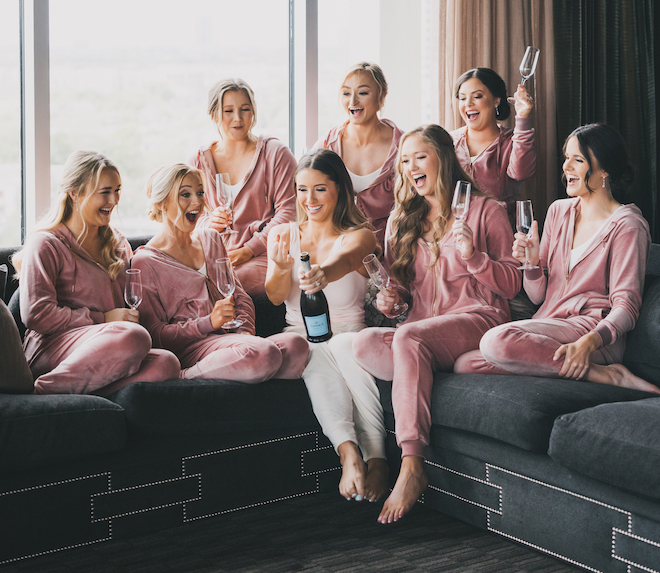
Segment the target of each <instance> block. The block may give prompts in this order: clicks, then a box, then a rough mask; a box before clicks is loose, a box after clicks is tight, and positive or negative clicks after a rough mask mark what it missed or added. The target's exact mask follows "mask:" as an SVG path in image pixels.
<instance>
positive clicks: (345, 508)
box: [0, 494, 581, 573]
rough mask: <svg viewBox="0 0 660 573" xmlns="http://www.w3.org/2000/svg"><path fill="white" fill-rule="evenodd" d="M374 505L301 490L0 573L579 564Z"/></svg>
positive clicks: (561, 571) (417, 512) (547, 572)
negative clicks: (386, 512) (387, 517)
mask: <svg viewBox="0 0 660 573" xmlns="http://www.w3.org/2000/svg"><path fill="white" fill-rule="evenodd" d="M381 505H382V504H380V503H378V504H368V503H356V502H347V501H346V500H344V499H343V498H341V497H340V496H339V495H338V494H319V495H313V496H305V497H301V498H297V499H292V500H288V501H285V502H278V503H274V504H270V505H266V506H261V507H257V508H252V509H247V510H243V511H238V512H236V513H231V514H226V515H222V516H219V517H214V518H209V519H204V520H201V521H198V522H195V523H191V524H187V525H184V526H181V527H177V528H174V529H168V530H164V531H160V532H156V533H152V534H149V535H145V536H142V537H139V538H137V539H131V540H128V541H123V540H117V541H110V542H105V543H100V544H95V545H90V546H86V547H80V548H77V549H72V550H68V551H63V552H60V553H54V554H50V555H44V556H42V557H37V558H34V559H30V560H26V561H19V562H15V563H12V564H8V565H5V566H0V573H37V572H38V573H46V572H47V573H117V572H122V573H161V572H162V573H170V572H171V573H175V572H176V573H216V572H218V573H220V572H230V571H231V572H236V571H241V572H260V571H267V572H273V573H278V572H282V573H288V572H290V571H308V572H311V571H319V572H328V573H330V572H332V573H336V572H355V573H358V572H359V573H363V572H372V571H373V572H381V571H382V572H393V573H399V572H418V571H420V572H421V571H425V572H431V571H446V572H457V573H458V572H460V573H470V572H475V573H476V572H479V573H495V572H497V573H500V572H506V573H532V572H533V573H570V572H576V571H581V569H577V568H575V567H572V566H570V565H568V564H566V563H564V562H561V561H558V560H556V559H554V558H553V557H550V556H548V555H544V554H542V553H538V552H536V551H534V550H532V549H529V548H527V547H524V546H522V545H518V544H516V543H513V542H511V541H508V540H506V539H504V538H502V537H499V536H497V535H495V534H493V533H489V532H487V531H483V530H481V529H477V528H475V527H472V526H471V525H468V524H466V523H463V522H461V521H457V520H455V519H452V518H450V517H447V516H445V515H442V514H440V513H437V512H435V511H431V510H429V509H427V508H425V507H424V506H423V505H420V504H418V505H417V506H416V507H415V508H414V509H413V510H412V511H411V512H410V513H409V514H408V515H407V516H406V517H404V519H402V520H401V521H399V522H398V523H396V524H393V525H388V526H384V525H379V524H378V523H377V522H376V517H377V516H378V512H379V510H380V507H381Z"/></svg>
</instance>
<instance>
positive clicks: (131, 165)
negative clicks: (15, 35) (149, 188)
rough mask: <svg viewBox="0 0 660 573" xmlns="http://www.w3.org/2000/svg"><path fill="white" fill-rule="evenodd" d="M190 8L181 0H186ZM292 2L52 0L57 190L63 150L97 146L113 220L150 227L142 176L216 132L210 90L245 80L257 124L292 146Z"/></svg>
mask: <svg viewBox="0 0 660 573" xmlns="http://www.w3.org/2000/svg"><path fill="white" fill-rule="evenodd" d="M184 6H185V8H184ZM288 8H289V2H288V0H267V1H263V0H261V1H259V0H242V1H241V2H235V1H227V0H187V1H186V2H185V3H179V2H170V3H163V2H162V1H161V0H140V1H139V2H136V1H135V0H113V1H112V2H106V3H104V4H103V9H102V10H99V7H98V5H97V3H95V2H90V1H89V0H57V1H51V2H50V78H51V83H50V86H51V94H50V97H51V162H52V191H53V192H54V191H55V190H56V187H57V182H58V180H59V176H60V174H61V169H62V165H63V163H64V161H65V160H66V158H67V157H68V155H69V154H70V153H71V152H73V151H75V150H76V149H97V150H99V151H101V152H103V153H105V154H106V155H108V156H109V157H110V158H111V159H113V160H114V161H115V162H116V163H117V164H118V166H119V168H120V171H121V176H122V187H123V193H122V200H121V204H120V208H119V210H118V216H117V217H116V219H115V220H114V221H113V223H114V224H115V225H116V226H118V227H119V228H120V229H122V231H123V232H124V233H125V234H127V235H135V234H142V233H146V232H149V231H151V230H153V228H154V225H153V223H151V222H149V221H148V219H147V217H146V215H145V209H146V198H145V194H144V188H145V183H146V181H147V179H148V177H149V175H150V174H151V173H152V172H153V171H154V170H155V169H156V168H157V167H159V166H160V165H163V164H166V163H174V162H177V161H183V162H186V161H187V160H188V159H189V158H190V156H191V155H192V154H193V153H194V152H195V151H196V150H197V149H198V148H199V147H201V146H202V145H205V144H208V143H210V142H211V141H213V140H214V139H216V138H217V132H216V130H215V127H214V126H213V124H212V122H211V120H210V118H209V117H208V115H207V113H206V107H207V94H208V90H209V88H210V87H211V86H212V85H213V84H214V83H216V82H217V81H219V80H221V79H224V78H229V77H241V78H243V79H244V80H245V81H247V82H248V83H249V84H250V85H251V86H252V88H253V89H254V91H255V96H256V103H257V112H258V117H257V125H256V127H255V133H257V134H259V133H264V134H268V135H274V136H275V137H278V138H279V139H280V140H282V141H283V142H284V143H285V144H286V143H288V119H289V118H288V101H289V94H288V77H289V74H288V62H289V60H288V57H289V56H288V41H289V35H288V28H289V22H288Z"/></svg>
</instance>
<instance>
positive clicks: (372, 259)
mask: <svg viewBox="0 0 660 573" xmlns="http://www.w3.org/2000/svg"><path fill="white" fill-rule="evenodd" d="M362 263H363V264H364V268H366V269H367V272H368V273H369V276H370V277H371V280H372V281H373V282H374V284H375V285H376V287H377V288H378V290H383V289H388V288H390V280H391V279H390V275H389V274H388V273H387V271H386V270H385V268H384V267H383V265H381V263H380V261H379V260H378V257H377V256H376V255H374V254H371V255H367V256H366V257H364V259H362ZM393 308H394V312H395V313H396V314H395V315H393V317H392V318H396V317H397V316H401V315H402V314H403V313H404V312H406V311H407V310H408V305H407V304H406V303H405V302H404V303H402V304H396V303H395V304H394V307H393Z"/></svg>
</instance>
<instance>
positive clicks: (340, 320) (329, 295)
mask: <svg viewBox="0 0 660 573" xmlns="http://www.w3.org/2000/svg"><path fill="white" fill-rule="evenodd" d="M289 229H290V237H291V238H290V241H291V245H290V246H289V253H290V255H291V257H292V258H293V260H294V261H295V262H294V264H293V268H292V269H291V289H290V290H289V296H288V297H287V299H286V323H287V324H289V325H291V326H304V323H303V319H302V315H301V314H300V286H299V284H300V283H299V279H298V272H299V269H300V252H301V251H300V229H299V228H298V225H297V224H296V223H291V224H290V226H289ZM344 236H345V235H340V236H339V237H337V240H336V241H335V244H334V245H333V246H332V251H330V253H331V254H333V253H335V252H337V251H338V250H339V249H341V246H342V243H343V242H344ZM366 292H367V279H366V277H363V276H362V275H361V274H360V273H358V272H357V271H352V272H350V273H348V274H347V275H344V276H343V277H342V278H340V279H339V280H337V281H334V282H331V283H330V284H329V285H328V286H327V287H325V288H324V289H323V293H324V294H325V297H326V299H328V307H329V309H330V323H331V325H335V324H337V325H340V324H356V323H357V324H364V298H365V295H366Z"/></svg>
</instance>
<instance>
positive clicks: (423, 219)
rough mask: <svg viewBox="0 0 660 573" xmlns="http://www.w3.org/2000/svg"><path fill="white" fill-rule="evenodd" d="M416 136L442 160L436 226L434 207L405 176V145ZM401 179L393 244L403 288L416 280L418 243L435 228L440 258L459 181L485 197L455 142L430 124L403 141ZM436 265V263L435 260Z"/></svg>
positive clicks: (396, 272)
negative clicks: (431, 215) (463, 163)
mask: <svg viewBox="0 0 660 573" xmlns="http://www.w3.org/2000/svg"><path fill="white" fill-rule="evenodd" d="M413 135H416V136H417V137H419V138H420V139H421V140H422V141H423V142H424V143H426V144H427V145H429V146H430V147H431V148H432V149H433V151H434V152H435V155H436V159H437V161H438V177H437V178H436V180H435V187H434V189H433V195H434V196H435V198H436V200H437V201H438V203H439V205H440V207H439V215H438V218H437V219H436V220H435V221H433V223H431V222H429V221H428V215H429V213H430V212H431V207H430V205H429V203H428V202H427V201H426V199H425V198H424V197H422V196H421V195H419V194H418V193H417V190H416V189H415V187H414V186H413V185H412V183H411V182H410V181H409V180H408V178H407V177H406V176H405V175H404V173H403V163H402V151H403V144H404V142H405V141H406V139H408V138H409V137H411V136H413ZM396 170H397V175H398V176H397V180H396V184H395V188H394V210H393V217H392V235H391V237H390V245H391V247H392V251H393V253H394V257H395V258H394V262H393V263H392V266H391V269H390V270H391V273H392V276H393V277H394V278H395V279H396V280H397V281H398V282H399V283H401V284H402V285H404V286H406V287H407V286H409V285H410V283H412V282H413V281H414V280H415V256H416V255H417V241H418V240H419V238H420V237H421V236H422V235H424V234H425V233H427V232H429V231H430V230H431V229H433V238H434V240H433V242H431V245H430V247H431V251H432V252H433V254H434V258H435V260H437V258H438V256H439V243H440V241H441V240H442V237H444V235H445V233H446V232H447V230H448V229H447V224H448V223H449V220H450V219H451V199H452V194H453V190H454V187H455V185H456V182H457V181H461V180H463V181H470V182H471V183H472V194H473V195H483V193H481V192H480V191H479V190H478V189H477V188H476V185H475V184H474V181H472V178H471V177H470V176H469V175H468V174H467V173H466V172H465V171H464V169H463V168H462V167H461V164H460V163H459V162H458V158H457V157H456V152H455V151H454V142H453V140H452V138H451V135H449V134H448V133H447V132H446V131H445V130H444V129H443V128H442V127H440V126H439V125H434V124H429V125H423V126H421V127H418V128H417V129H413V130H412V131H409V132H408V133H406V134H405V135H404V136H403V137H402V138H401V141H400V142H399V154H398V158H397V164H396ZM434 262H435V261H434Z"/></svg>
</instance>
